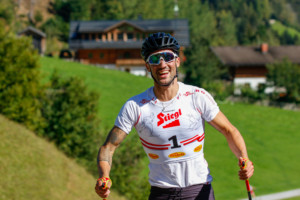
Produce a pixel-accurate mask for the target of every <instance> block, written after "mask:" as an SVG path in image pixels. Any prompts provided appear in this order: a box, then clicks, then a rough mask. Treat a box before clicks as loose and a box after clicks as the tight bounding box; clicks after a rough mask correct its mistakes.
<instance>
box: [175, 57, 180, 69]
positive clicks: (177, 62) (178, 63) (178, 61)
mask: <svg viewBox="0 0 300 200" xmlns="http://www.w3.org/2000/svg"><path fill="white" fill-rule="evenodd" d="M176 65H177V67H180V58H179V57H177V58H176Z"/></svg>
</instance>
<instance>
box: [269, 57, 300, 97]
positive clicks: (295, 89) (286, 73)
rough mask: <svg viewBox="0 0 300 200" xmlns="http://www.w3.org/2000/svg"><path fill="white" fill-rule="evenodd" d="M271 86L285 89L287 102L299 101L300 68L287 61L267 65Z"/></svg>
mask: <svg viewBox="0 0 300 200" xmlns="http://www.w3.org/2000/svg"><path fill="white" fill-rule="evenodd" d="M267 68H268V74H267V78H268V81H269V83H270V84H271V85H273V86H275V87H284V88H285V89H286V100H287V101H300V79H299V77H300V67H299V66H298V65H296V64H293V63H292V62H291V61H289V60H288V59H283V60H282V61H281V62H277V63H274V64H269V65H267Z"/></svg>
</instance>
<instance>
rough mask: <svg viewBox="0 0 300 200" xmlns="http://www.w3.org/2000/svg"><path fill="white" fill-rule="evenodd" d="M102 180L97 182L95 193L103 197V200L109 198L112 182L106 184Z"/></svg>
mask: <svg viewBox="0 0 300 200" xmlns="http://www.w3.org/2000/svg"><path fill="white" fill-rule="evenodd" d="M104 186H105V183H104V182H103V181H101V180H100V179H98V180H97V182H96V185H95V192H96V193H97V194H98V195H99V196H100V197H101V198H107V197H108V196H109V194H110V190H109V189H110V187H111V181H109V182H108V183H107V184H106V187H104Z"/></svg>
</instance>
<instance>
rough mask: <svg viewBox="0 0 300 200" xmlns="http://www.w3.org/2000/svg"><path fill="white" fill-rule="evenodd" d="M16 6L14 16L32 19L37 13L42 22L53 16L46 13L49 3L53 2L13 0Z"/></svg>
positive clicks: (46, 0) (51, 0)
mask: <svg viewBox="0 0 300 200" xmlns="http://www.w3.org/2000/svg"><path fill="white" fill-rule="evenodd" d="M14 2H15V5H16V9H17V10H16V14H17V15H18V16H19V17H22V16H23V17H27V16H30V15H31V17H32V18H33V17H34V16H35V15H36V14H37V12H39V13H40V14H41V15H42V17H43V20H42V21H43V22H45V21H46V20H47V19H49V18H50V17H52V16H53V14H51V13H49V12H48V9H49V6H50V2H53V0H43V1H37V0H14Z"/></svg>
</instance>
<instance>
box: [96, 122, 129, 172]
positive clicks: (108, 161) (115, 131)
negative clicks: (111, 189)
mask: <svg viewBox="0 0 300 200" xmlns="http://www.w3.org/2000/svg"><path fill="white" fill-rule="evenodd" d="M126 136H127V134H126V133H125V132H124V131H123V130H121V129H120V128H118V127H116V126H114V127H113V128H112V129H111V131H110V132H109V134H108V136H107V138H106V141H105V143H104V144H103V145H102V146H101V147H100V149H99V152H98V157H97V163H98V171H99V177H100V178H101V177H109V173H110V169H111V165H112V157H113V154H114V152H115V150H116V148H117V147H118V146H119V145H120V143H121V142H122V141H123V140H124V139H125V137H126Z"/></svg>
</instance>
